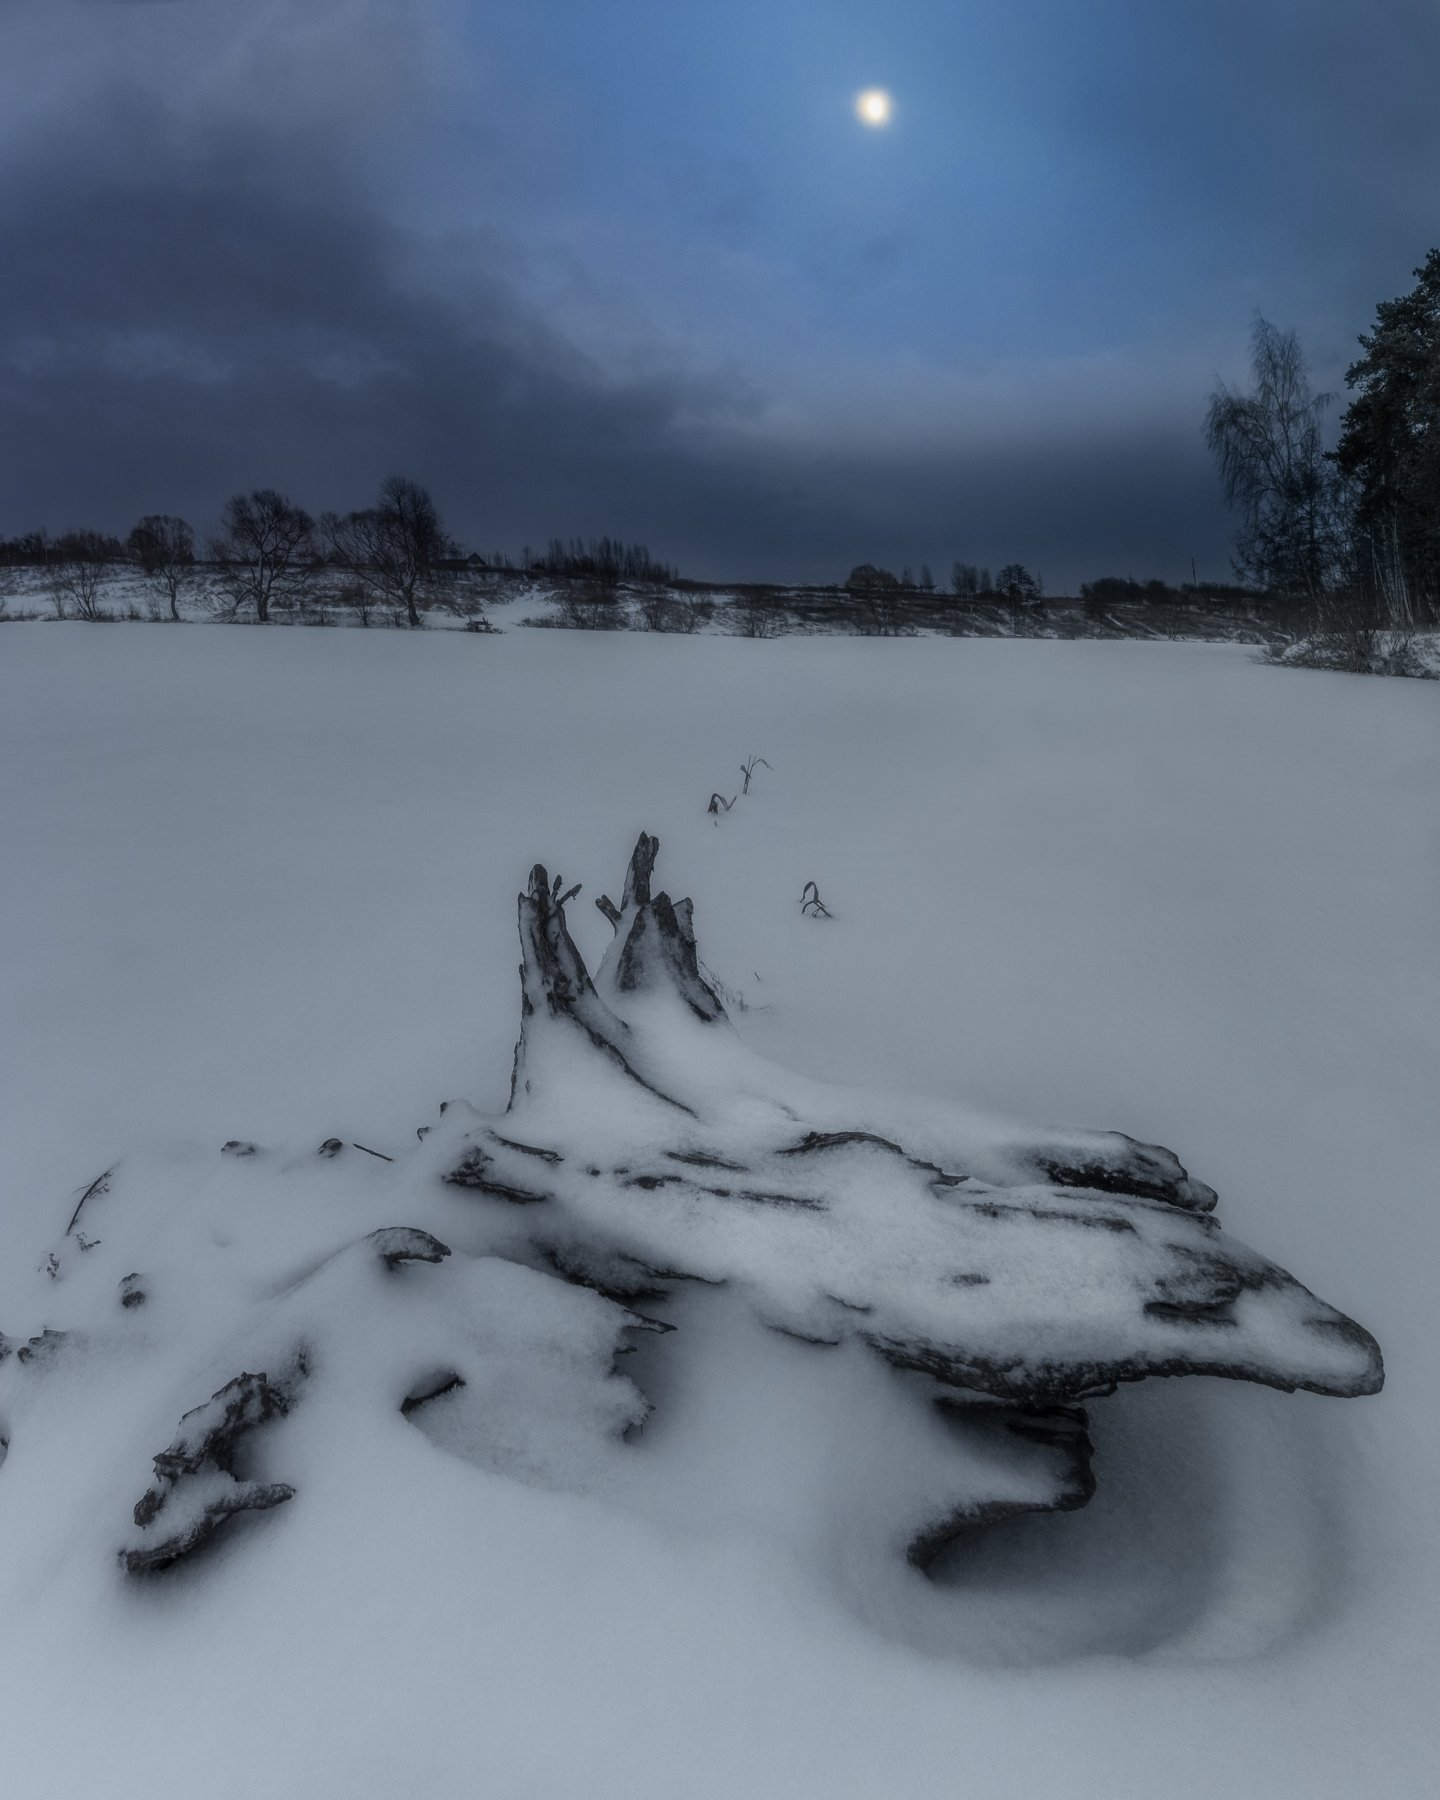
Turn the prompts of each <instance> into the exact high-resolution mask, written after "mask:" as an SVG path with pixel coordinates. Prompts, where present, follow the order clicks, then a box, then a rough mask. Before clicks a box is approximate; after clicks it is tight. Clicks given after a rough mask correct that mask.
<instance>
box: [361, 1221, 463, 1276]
mask: <svg viewBox="0 0 1440 1800" xmlns="http://www.w3.org/2000/svg"><path fill="white" fill-rule="evenodd" d="M370 1242H371V1243H372V1244H373V1245H374V1246H375V1250H376V1253H377V1254H378V1255H379V1257H380V1259H381V1261H382V1262H383V1263H384V1264H385V1266H386V1268H387V1269H398V1268H399V1267H400V1265H401V1263H407V1262H427V1263H438V1262H443V1261H444V1260H445V1258H446V1257H447V1256H449V1254H450V1246H449V1245H448V1244H442V1243H441V1242H440V1240H439V1238H437V1237H431V1235H430V1233H429V1232H428V1231H421V1229H420V1227H419V1226H418V1225H382V1226H381V1227H380V1229H379V1231H372V1232H371V1233H370Z"/></svg>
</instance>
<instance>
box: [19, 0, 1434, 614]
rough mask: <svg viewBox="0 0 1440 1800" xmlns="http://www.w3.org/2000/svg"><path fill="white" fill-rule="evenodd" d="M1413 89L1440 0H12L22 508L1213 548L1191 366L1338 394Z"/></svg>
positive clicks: (1048, 559) (939, 562) (1428, 111)
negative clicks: (1272, 358) (399, 491)
mask: <svg viewBox="0 0 1440 1800" xmlns="http://www.w3.org/2000/svg"><path fill="white" fill-rule="evenodd" d="M868 87H880V88H884V89H886V90H888V91H889V92H890V93H891V94H892V95H893V98H894V112H893V115H892V118H891V121H890V123H889V124H888V125H886V126H884V127H883V128H879V129H872V128H867V126H865V125H864V124H862V123H861V122H860V120H859V119H858V118H857V116H856V112H855V98H856V95H857V93H858V92H859V91H860V90H861V89H864V88H868ZM1437 92H1440V5H1437V4H1436V3H1435V0H1367V3H1366V4H1361V3H1360V0H1205V3H1204V4H1200V3H1199V0H709V3H708V4H704V5H701V4H692V3H690V0H486V3H484V4H481V3H479V0H412V3H410V4H404V3H401V0H391V3H389V4H387V3H385V0H369V3H366V0H292V3H290V4H265V3H264V0H249V3H248V4H243V5H242V4H237V3H236V0H86V3H83V4H82V3H72V0H0V533H11V532H16V531H20V530H24V529H29V528H31V527H33V526H37V525H44V526H47V527H48V528H49V529H51V530H52V531H56V530H62V529H65V528H67V527H69V526H72V525H94V526H98V527H101V528H105V529H111V530H117V531H122V532H123V531H124V530H126V529H127V528H128V527H129V525H130V524H132V523H133V521H134V519H135V518H136V517H137V516H138V515H139V514H140V513H142V512H150V511H168V512H178V513H181V514H183V515H185V516H186V517H188V518H190V519H191V521H192V522H193V523H194V524H195V525H196V526H197V527H198V528H200V529H201V530H202V531H204V530H205V529H207V528H209V527H210V526H212V525H213V523H214V521H215V519H216V517H217V515H218V512H219V508H220V505H221V503H222V502H223V501H224V499H225V498H226V496H227V495H228V494H230V493H231V492H233V491H235V490H236V489H238V488H242V487H253V486H257V485H262V484H263V485H274V486H278V487H280V488H282V489H284V490H285V491H287V492H288V493H290V494H291V495H292V497H293V498H295V499H296V500H298V501H300V502H301V503H302V504H303V505H305V506H307V507H309V508H310V510H312V511H315V512H318V511H319V510H320V509H322V508H326V507H335V508H337V509H341V510H344V509H346V508H349V507H353V506H361V505H364V504H367V503H368V502H369V501H370V500H371V499H372V498H373V494H374V490H375V488H376V486H377V485H378V483H379V481H380V480H381V478H382V477H384V476H385V475H387V474H389V473H392V472H400V473H404V474H407V475H411V476H413V477H414V478H415V479H417V480H420V481H423V482H425V483H426V484H428V485H429V486H430V488H431V489H432V491H433V492H434V494H435V496H436V499H437V501H438V502H439V504H440V507H441V510H442V512H443V513H444V516H445V518H446V521H447V523H448V524H449V525H450V526H451V528H452V530H454V531H455V532H456V533H457V534H458V535H460V536H461V537H462V538H464V539H465V540H466V542H467V543H468V544H470V545H472V546H475V547H478V548H480V549H482V550H488V549H490V548H492V547H502V548H506V549H509V550H511V551H512V552H516V551H518V550H519V548H520V546H521V545H522V543H525V542H531V543H536V544H538V543H541V542H543V541H544V540H545V539H546V538H548V537H550V536H551V535H553V534H556V533H564V534H567V535H568V534H570V533H578V534H582V535H589V534H592V533H599V532H607V531H608V532H610V533H612V534H616V535H620V536H624V537H626V538H635V539H640V540H642V541H644V542H646V543H648V544H649V545H650V547H651V549H652V550H654V551H655V552H656V553H657V554H659V555H661V556H664V557H666V558H667V559H669V560H671V561H674V562H677V563H679V564H680V565H681V567H682V568H683V569H684V570H685V571H686V572H687V573H692V574H697V575H705V576H714V577H762V576H767V575H770V576H775V577H779V578H800V579H808V578H814V579H830V578H834V577H843V575H844V574H845V573H846V571H847V570H848V569H849V567H850V566H851V564H853V563H855V562H857V561H860V560H861V559H869V560H874V561H879V562H885V563H889V564H891V565H892V566H894V567H896V568H898V567H899V566H900V565H901V564H902V563H909V564H911V565H912V566H913V567H916V568H918V567H919V565H920V563H921V562H922V561H926V562H929V563H930V564H931V565H932V566H933V567H934V569H935V571H936V573H937V574H940V575H943V574H944V572H946V571H948V569H949V566H950V563H951V561H952V560H953V559H954V558H956V557H960V558H963V559H964V560H967V561H972V562H976V563H987V564H990V565H992V566H996V565H999V564H1001V563H1004V562H1009V561H1012V560H1019V561H1023V562H1025V563H1027V564H1028V565H1029V566H1030V567H1031V568H1032V569H1035V570H1037V571H1038V572H1040V573H1042V574H1043V576H1044V578H1045V580H1046V583H1047V586H1048V587H1049V588H1050V589H1051V591H1056V592H1058V591H1062V590H1064V589H1066V588H1070V587H1073V585H1074V583H1076V582H1077V581H1079V580H1080V579H1083V578H1086V577H1088V576H1093V575H1096V574H1101V573H1119V574H1127V573H1131V574H1135V575H1137V576H1148V575H1152V574H1159V575H1163V576H1166V577H1169V578H1172V579H1179V578H1182V577H1183V578H1186V579H1188V577H1189V573H1190V558H1191V556H1192V555H1193V556H1194V557H1195V558H1196V560H1197V563H1198V566H1199V571H1200V573H1201V575H1202V576H1205V575H1209V576H1211V577H1216V578H1225V577H1226V576H1227V574H1228V549H1227V546H1228V538H1229V530H1230V527H1229V524H1228V521H1227V519H1226V517H1225V514H1224V512H1223V509H1222V507H1221V505H1220V503H1219V499H1218V494H1217V492H1216V487H1215V482H1214V479H1213V476H1212V474H1211V471H1210V468H1209V465H1208V463H1207V460H1206V456H1205V452H1204V448H1203V444H1202V442H1201V437H1200V421H1201V415H1202V412H1203V409H1204V404H1205V399H1206V396H1207V393H1208V391H1209V389H1210V387H1211V385H1212V383H1213V381H1214V379H1215V377H1216V376H1217V375H1219V376H1222V377H1224V378H1226V379H1227V380H1237V379H1243V378H1244V375H1245V371H1246V355H1247V340H1248V334H1249V329H1250V324H1251V320H1252V318H1253V315H1254V313H1255V311H1256V310H1257V309H1259V310H1261V311H1263V312H1264V313H1265V315H1266V316H1267V317H1269V318H1271V319H1273V320H1274V321H1275V322H1276V323H1278V324H1280V325H1285V326H1289V325H1293V326H1295V327H1296V328H1297V329H1298V330H1299V332H1300V334H1301V338H1302V341H1303V342H1304V344H1305V346H1306V348H1307V349H1308V351H1309V352H1310V355H1311V359H1312V365H1313V369H1314V373H1315V377H1316V380H1317V382H1318V384H1319V385H1321V386H1326V387H1336V388H1338V387H1339V386H1340V385H1341V380H1342V377H1343V372H1344V368H1345V365H1346V363H1347V362H1348V361H1349V360H1350V359H1351V354H1352V351H1353V347H1354V340H1355V337H1356V335H1357V333H1359V332H1360V331H1363V330H1365V329H1366V328H1367V326H1368V325H1369V323H1370V321H1371V318H1372V316H1373V312H1374V307H1375V304H1376V302H1377V301H1378V300H1381V299H1385V298H1389V297H1391V296H1393V295H1394V294H1397V293H1399V292H1402V291H1403V290H1404V289H1405V288H1407V287H1408V286H1409V285H1410V279H1411V275H1410V272H1411V270H1412V268H1413V267H1414V265H1416V264H1417V263H1419V262H1420V261H1421V259H1422V257H1423V256H1424V254H1425V252H1426V251H1427V250H1428V249H1429V248H1430V247H1431V246H1432V245H1434V244H1435V243H1437V242H1440V103H1437V99H1436V95H1437Z"/></svg>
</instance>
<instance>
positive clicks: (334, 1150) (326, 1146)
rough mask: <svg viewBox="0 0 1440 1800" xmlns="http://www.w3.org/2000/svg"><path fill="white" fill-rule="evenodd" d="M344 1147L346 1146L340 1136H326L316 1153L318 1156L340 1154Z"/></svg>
mask: <svg viewBox="0 0 1440 1800" xmlns="http://www.w3.org/2000/svg"><path fill="white" fill-rule="evenodd" d="M344 1148H345V1146H344V1144H343V1143H342V1142H341V1140H340V1139H339V1138H326V1140H325V1142H324V1143H323V1144H322V1145H321V1146H320V1148H319V1149H318V1150H317V1151H316V1152H315V1154H316V1155H317V1156H338V1155H339V1154H340V1152H341V1151H342V1150H343V1149H344Z"/></svg>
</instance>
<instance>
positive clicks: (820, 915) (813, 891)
mask: <svg viewBox="0 0 1440 1800" xmlns="http://www.w3.org/2000/svg"><path fill="white" fill-rule="evenodd" d="M800 910H801V912H802V913H805V914H806V915H807V916H808V917H809V918H812V919H833V918H834V917H835V915H834V913H832V912H831V910H830V908H829V907H828V906H827V905H826V904H825V902H824V901H823V900H822V899H821V898H820V890H819V888H818V887H816V885H815V883H814V882H813V881H807V882H806V883H805V887H804V890H803V891H802V893H801V895H800Z"/></svg>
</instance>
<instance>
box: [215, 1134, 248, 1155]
mask: <svg viewBox="0 0 1440 1800" xmlns="http://www.w3.org/2000/svg"><path fill="white" fill-rule="evenodd" d="M220 1154H221V1155H222V1156H253V1155H254V1154H255V1146H254V1145H253V1144H246V1143H242V1142H241V1140H240V1139H239V1138H231V1140H230V1142H229V1143H228V1144H222V1145H221V1146H220Z"/></svg>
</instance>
